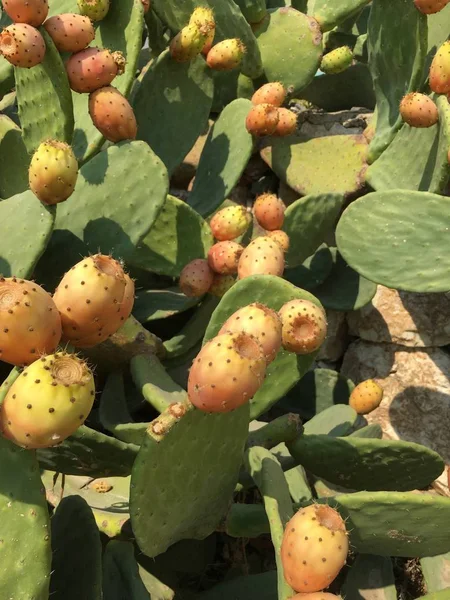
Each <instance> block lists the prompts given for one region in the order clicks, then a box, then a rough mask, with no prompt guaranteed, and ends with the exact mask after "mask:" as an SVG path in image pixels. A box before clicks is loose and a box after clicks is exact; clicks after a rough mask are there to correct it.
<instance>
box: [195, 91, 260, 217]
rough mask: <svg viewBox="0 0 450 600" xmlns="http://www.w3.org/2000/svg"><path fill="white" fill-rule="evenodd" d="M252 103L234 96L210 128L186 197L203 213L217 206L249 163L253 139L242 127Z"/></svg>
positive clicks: (209, 213) (210, 212) (204, 214)
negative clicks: (191, 185)
mask: <svg viewBox="0 0 450 600" xmlns="http://www.w3.org/2000/svg"><path fill="white" fill-rule="evenodd" d="M251 107H252V104H251V102H250V101H249V100H246V99H245V98H239V99H237V100H234V101H233V102H231V103H230V104H229V105H228V106H227V107H226V108H225V109H224V110H223V112H222V113H221V114H220V116H219V118H218V119H217V121H216V122H215V124H214V126H213V127H212V128H211V131H210V132H209V135H208V138H207V140H206V144H205V147H204V149H203V152H202V155H201V157H200V162H199V165H198V169H197V173H196V176H195V181H194V187H193V189H192V192H191V194H190V195H189V199H188V202H189V204H190V205H191V206H192V208H194V209H195V210H196V211H197V212H198V213H200V214H201V215H203V216H209V215H211V214H212V213H213V212H215V211H216V210H217V208H218V207H219V206H220V205H221V204H222V202H223V201H224V200H225V199H226V198H227V196H228V194H229V193H230V192H231V190H232V189H233V188H234V186H235V185H236V183H237V182H238V180H239V178H240V176H241V175H242V172H243V171H244V169H245V167H246V165H247V163H248V160H249V158H250V155H251V153H252V149H253V139H252V136H251V135H250V134H249V133H248V131H247V129H246V128H245V119H246V118H247V115H248V112H249V110H250V109H251Z"/></svg>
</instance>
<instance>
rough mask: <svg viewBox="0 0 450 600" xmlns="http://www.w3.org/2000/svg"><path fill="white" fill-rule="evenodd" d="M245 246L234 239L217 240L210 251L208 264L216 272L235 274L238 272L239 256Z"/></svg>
mask: <svg viewBox="0 0 450 600" xmlns="http://www.w3.org/2000/svg"><path fill="white" fill-rule="evenodd" d="M243 251H244V248H243V247H242V246H241V245H240V244H238V243H236V242H232V241H226V242H217V244H214V246H211V248H210V249H209V252H208V264H209V266H210V267H211V269H212V270H213V271H214V272H215V273H221V274H222V275H233V274H234V273H237V267H238V263H239V258H240V256H241V254H242V252H243Z"/></svg>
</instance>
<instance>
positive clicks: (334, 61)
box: [320, 46, 353, 75]
mask: <svg viewBox="0 0 450 600" xmlns="http://www.w3.org/2000/svg"><path fill="white" fill-rule="evenodd" d="M352 62H353V52H352V51H351V49H350V48H349V47H348V46H341V47H340V48H335V49H334V50H331V52H328V54H325V56H324V57H323V58H322V62H321V63H320V70H321V71H322V72H323V73H326V74H327V75H336V74H337V73H342V72H343V71H345V70H346V69H348V68H349V67H350V66H351V64H352Z"/></svg>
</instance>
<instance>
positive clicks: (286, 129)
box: [272, 108, 297, 137]
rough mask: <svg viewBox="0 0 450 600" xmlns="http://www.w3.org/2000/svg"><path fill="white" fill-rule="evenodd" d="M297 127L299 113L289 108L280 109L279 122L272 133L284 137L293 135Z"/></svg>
mask: <svg viewBox="0 0 450 600" xmlns="http://www.w3.org/2000/svg"><path fill="white" fill-rule="evenodd" d="M296 129H297V115H296V114H295V113H293V112H292V110H289V109H288V108H279V109H278V123H277V126H276V127H275V131H274V132H273V134H272V135H276V136H277V137H284V136H286V135H291V134H293V133H294V132H295V130H296Z"/></svg>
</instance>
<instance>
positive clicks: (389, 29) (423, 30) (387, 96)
mask: <svg viewBox="0 0 450 600" xmlns="http://www.w3.org/2000/svg"><path fill="white" fill-rule="evenodd" d="M399 22H401V23H402V35H400V36H399V34H398V33H399V32H398V23H399ZM367 39H368V49H369V68H370V71H371V73H372V79H373V84H374V89H375V97H376V100H377V124H376V130H375V137H374V139H373V140H372V142H371V144H370V148H369V162H371V163H372V162H373V161H374V160H376V159H377V158H378V157H379V156H380V154H381V153H382V152H383V151H384V150H385V149H386V148H387V147H388V146H389V144H390V143H391V142H392V140H393V138H394V136H395V134H396V132H397V131H398V130H399V129H400V127H401V125H402V119H401V116H400V113H399V106H400V101H401V99H402V98H403V96H404V95H405V94H407V93H408V92H413V91H416V89H418V88H419V87H420V85H421V83H422V68H423V64H424V61H425V57H426V54H427V17H426V15H424V14H422V13H421V12H420V11H418V10H417V8H416V7H415V5H414V2H409V0H401V1H400V2H392V1H391V0H377V2H374V3H372V8H371V11H370V17H369V23H368V38H367ZM393 63H395V64H398V65H401V68H399V69H395V68H392V65H393Z"/></svg>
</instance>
